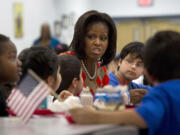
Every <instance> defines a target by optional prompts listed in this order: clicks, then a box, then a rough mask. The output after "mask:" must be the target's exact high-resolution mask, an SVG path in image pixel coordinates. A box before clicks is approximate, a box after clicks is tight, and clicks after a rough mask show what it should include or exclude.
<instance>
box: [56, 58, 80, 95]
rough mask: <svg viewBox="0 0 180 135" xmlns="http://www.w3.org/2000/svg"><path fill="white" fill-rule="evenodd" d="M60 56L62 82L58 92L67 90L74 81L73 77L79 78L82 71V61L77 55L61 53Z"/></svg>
mask: <svg viewBox="0 0 180 135" xmlns="http://www.w3.org/2000/svg"><path fill="white" fill-rule="evenodd" d="M58 57H59V65H60V74H61V78H62V81H61V84H60V87H59V89H58V90H57V91H56V92H57V93H58V94H59V93H60V92H61V91H62V90H67V89H68V88H69V86H70V85H71V83H72V80H73V78H77V79H78V80H79V79H80V78H79V75H80V72H81V63H80V60H79V59H78V58H77V57H76V56H71V55H61V56H58Z"/></svg>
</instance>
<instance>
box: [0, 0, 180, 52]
mask: <svg viewBox="0 0 180 135" xmlns="http://www.w3.org/2000/svg"><path fill="white" fill-rule="evenodd" d="M14 2H22V4H23V5H24V11H23V19H24V20H23V21H24V23H23V25H24V36H23V38H20V39H17V38H15V37H14V22H13V3H14ZM137 2H138V0H3V1H0V18H1V20H0V33H3V34H6V35H8V36H9V37H10V38H11V39H12V41H13V42H14V43H15V44H16V46H17V48H18V52H20V51H21V50H22V49H24V48H25V47H29V46H30V45H31V44H32V42H33V41H34V39H36V38H37V37H38V36H39V32H40V25H41V24H42V23H43V22H49V23H50V24H51V30H53V27H52V26H53V22H54V21H55V20H60V18H61V16H62V15H63V14H69V13H71V12H73V13H75V20H76V19H77V18H78V17H79V16H80V15H81V14H83V13H84V12H86V11H87V10H90V9H95V10H99V11H101V12H106V13H108V14H109V15H111V16H113V17H147V16H171V15H180V8H179V5H180V0H153V4H152V6H150V7H140V6H139V5H138V3H137ZM68 40H69V41H68V43H70V41H71V37H69V38H68Z"/></svg>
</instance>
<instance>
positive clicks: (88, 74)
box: [81, 60, 97, 80]
mask: <svg viewBox="0 0 180 135" xmlns="http://www.w3.org/2000/svg"><path fill="white" fill-rule="evenodd" d="M81 64H82V66H83V68H84V70H85V72H86V74H87V76H88V77H89V79H90V80H93V79H94V78H95V77H96V68H97V67H96V65H95V71H94V75H93V76H91V75H90V73H89V72H88V70H87V68H86V66H85V65H84V62H83V60H81Z"/></svg>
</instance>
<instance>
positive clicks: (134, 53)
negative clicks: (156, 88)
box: [109, 42, 151, 104]
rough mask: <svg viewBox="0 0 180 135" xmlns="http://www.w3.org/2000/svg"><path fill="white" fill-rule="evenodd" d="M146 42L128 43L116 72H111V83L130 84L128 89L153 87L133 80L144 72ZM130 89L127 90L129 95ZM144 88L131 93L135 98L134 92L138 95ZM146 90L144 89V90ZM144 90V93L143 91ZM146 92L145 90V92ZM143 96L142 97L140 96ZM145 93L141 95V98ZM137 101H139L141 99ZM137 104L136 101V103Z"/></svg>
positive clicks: (122, 52) (121, 54)
mask: <svg viewBox="0 0 180 135" xmlns="http://www.w3.org/2000/svg"><path fill="white" fill-rule="evenodd" d="M144 47H145V46H144V44H143V43H141V42H131V43H129V44H127V45H126V46H125V47H124V48H123V49H122V51H121V53H120V55H119V58H120V60H119V64H118V67H117V70H116V71H115V73H113V72H110V73H109V79H110V81H109V84H110V85H112V86H117V85H128V90H129V91H130V90H132V89H146V90H150V89H151V87H149V86H145V85H142V84H137V83H134V82H132V80H135V79H137V78H139V77H140V76H141V75H142V74H143V72H144V62H143V52H144ZM129 91H127V92H128V93H127V94H128V95H129ZM141 91H143V90H139V91H137V90H136V91H132V92H131V95H132V98H133V94H132V93H133V92H134V93H135V92H136V95H137V94H138V93H139V94H140V92H141ZM143 92H144V91H143ZM143 92H142V93H143ZM144 94H145V92H144ZM140 96H141V97H140ZM143 96H144V95H143V94H142V95H139V98H140V99H141V98H142V97H143ZM140 99H138V101H136V102H139V100H140ZM134 104H136V103H134Z"/></svg>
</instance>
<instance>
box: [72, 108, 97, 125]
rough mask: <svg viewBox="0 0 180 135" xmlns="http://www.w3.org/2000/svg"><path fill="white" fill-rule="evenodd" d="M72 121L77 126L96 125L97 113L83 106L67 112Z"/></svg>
mask: <svg viewBox="0 0 180 135" xmlns="http://www.w3.org/2000/svg"><path fill="white" fill-rule="evenodd" d="M69 112H70V113H71V116H72V118H73V120H74V121H75V122H76V123H79V124H97V123H98V121H97V120H98V119H97V117H98V111H96V110H95V109H94V108H93V107H90V106H85V107H81V108H73V109H71V110H69Z"/></svg>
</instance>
